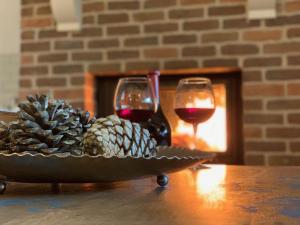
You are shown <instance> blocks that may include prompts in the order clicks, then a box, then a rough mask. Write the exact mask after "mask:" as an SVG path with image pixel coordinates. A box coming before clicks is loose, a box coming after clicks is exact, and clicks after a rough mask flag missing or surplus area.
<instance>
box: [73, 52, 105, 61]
mask: <svg viewBox="0 0 300 225" xmlns="http://www.w3.org/2000/svg"><path fill="white" fill-rule="evenodd" d="M102 58H103V57H102V52H73V53H72V60H73V61H100V60H102Z"/></svg>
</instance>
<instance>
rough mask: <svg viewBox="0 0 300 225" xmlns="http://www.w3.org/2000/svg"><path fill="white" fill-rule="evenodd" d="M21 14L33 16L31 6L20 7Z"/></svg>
mask: <svg viewBox="0 0 300 225" xmlns="http://www.w3.org/2000/svg"><path fill="white" fill-rule="evenodd" d="M21 15H22V18H23V17H31V16H33V7H22V10H21Z"/></svg>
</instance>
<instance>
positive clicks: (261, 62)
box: [244, 57, 282, 67]
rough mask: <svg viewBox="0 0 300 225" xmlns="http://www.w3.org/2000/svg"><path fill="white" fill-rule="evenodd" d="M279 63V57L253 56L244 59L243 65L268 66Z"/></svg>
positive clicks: (279, 64) (278, 64)
mask: <svg viewBox="0 0 300 225" xmlns="http://www.w3.org/2000/svg"><path fill="white" fill-rule="evenodd" d="M281 64H282V63H281V57H255V58H247V59H245V61H244V67H269V66H281Z"/></svg>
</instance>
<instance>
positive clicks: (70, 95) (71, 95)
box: [54, 89, 84, 100]
mask: <svg viewBox="0 0 300 225" xmlns="http://www.w3.org/2000/svg"><path fill="white" fill-rule="evenodd" d="M83 97H84V96H83V90H82V89H67V90H66V89H63V90H55V91H54V98H61V99H70V100H78V99H81V98H83Z"/></svg>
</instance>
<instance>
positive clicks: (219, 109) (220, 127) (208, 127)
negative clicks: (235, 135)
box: [172, 85, 227, 152]
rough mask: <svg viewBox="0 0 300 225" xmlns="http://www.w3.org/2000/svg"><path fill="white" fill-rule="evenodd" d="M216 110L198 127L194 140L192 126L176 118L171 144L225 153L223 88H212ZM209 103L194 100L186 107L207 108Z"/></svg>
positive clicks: (217, 86) (225, 135) (225, 134)
mask: <svg viewBox="0 0 300 225" xmlns="http://www.w3.org/2000/svg"><path fill="white" fill-rule="evenodd" d="M214 93H215V100H216V110H215V112H214V114H213V116H212V117H211V118H210V119H209V120H207V121H206V122H204V123H201V124H199V125H198V130H197V134H196V138H194V132H193V126H192V125H191V124H189V123H185V122H184V121H182V120H180V119H179V118H178V121H177V125H176V126H175V128H174V129H173V134H174V135H173V140H172V142H173V144H174V145H180V146H185V147H188V148H190V149H195V148H196V149H200V150H203V151H214V152H225V151H226V149H227V133H226V109H225V96H226V95H225V87H224V86H221V85H216V86H214ZM210 105H211V103H210V102H206V101H203V100H200V99H197V98H195V99H194V100H193V102H191V103H188V104H187V105H186V107H209V106H210Z"/></svg>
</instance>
